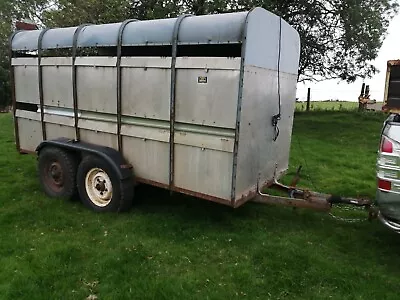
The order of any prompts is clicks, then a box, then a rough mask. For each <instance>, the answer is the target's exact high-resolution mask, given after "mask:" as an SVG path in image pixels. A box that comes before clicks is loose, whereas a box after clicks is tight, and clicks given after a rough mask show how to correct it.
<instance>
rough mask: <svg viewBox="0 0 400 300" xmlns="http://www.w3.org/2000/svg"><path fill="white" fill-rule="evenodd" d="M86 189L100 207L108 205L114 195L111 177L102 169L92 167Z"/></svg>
mask: <svg viewBox="0 0 400 300" xmlns="http://www.w3.org/2000/svg"><path fill="white" fill-rule="evenodd" d="M85 189H86V192H87V195H88V197H89V199H90V201H91V202H92V203H93V204H95V205H96V206H99V207H104V206H107V205H108V204H109V203H110V202H111V200H112V195H113V190H112V184H111V179H110V177H109V176H108V174H107V173H106V172H105V171H104V170H102V169H100V168H93V169H90V170H89V172H87V174H86V178H85Z"/></svg>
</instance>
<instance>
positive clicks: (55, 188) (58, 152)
mask: <svg viewBox="0 0 400 300" xmlns="http://www.w3.org/2000/svg"><path fill="white" fill-rule="evenodd" d="M77 165H78V163H77V160H76V158H75V157H74V156H73V155H72V154H70V153H68V152H66V151H64V150H62V149H60V148H56V147H45V148H44V149H42V150H41V151H40V152H39V159H38V172H39V180H40V184H41V186H42V188H43V190H44V192H45V193H46V194H47V195H48V196H50V197H54V198H71V197H72V196H74V195H76V191H77V189H76V170H77Z"/></svg>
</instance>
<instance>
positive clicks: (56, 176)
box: [44, 161, 64, 192]
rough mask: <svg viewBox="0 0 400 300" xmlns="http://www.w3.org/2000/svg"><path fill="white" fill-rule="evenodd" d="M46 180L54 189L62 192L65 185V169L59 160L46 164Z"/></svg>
mask: <svg viewBox="0 0 400 300" xmlns="http://www.w3.org/2000/svg"><path fill="white" fill-rule="evenodd" d="M44 181H45V183H46V185H47V186H48V187H49V188H51V189H52V190H53V191H56V192H60V191H61V190H62V188H63V187H64V170H63V169H62V166H61V164H60V162H59V161H49V162H48V164H47V165H46V170H45V176H44Z"/></svg>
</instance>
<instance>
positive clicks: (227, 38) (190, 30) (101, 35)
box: [11, 7, 300, 74]
mask: <svg viewBox="0 0 400 300" xmlns="http://www.w3.org/2000/svg"><path fill="white" fill-rule="evenodd" d="M121 28H122V29H123V31H121ZM120 34H121V36H120ZM74 37H75V39H76V47H81V48H82V47H115V46H118V45H119V42H120V43H121V45H122V46H145V45H148V46H156V45H173V44H174V43H176V44H177V45H200V44H238V43H242V41H245V43H244V44H247V45H246V47H245V48H244V52H243V53H242V56H243V57H244V56H245V59H246V62H247V64H251V65H254V66H260V67H265V68H269V69H275V70H276V69H277V67H276V62H277V61H278V56H280V60H281V71H283V72H288V73H292V74H297V69H298V57H299V52H300V39H299V35H298V33H297V31H296V30H295V29H293V28H292V27H291V26H290V25H289V24H288V23H286V22H285V21H284V20H282V19H281V18H280V17H278V16H276V15H274V14H272V13H270V12H268V11H267V10H265V9H263V8H259V7H258V8H255V9H252V10H251V11H249V12H237V13H227V14H215V15H203V16H187V15H184V16H180V17H178V18H170V19H159V20H146V21H138V20H128V21H125V22H122V23H113V24H103V25H82V26H79V27H67V28H54V29H48V28H46V29H42V30H32V31H19V32H16V33H15V34H14V35H13V37H12V39H11V47H12V50H13V51H35V50H38V46H39V44H41V47H40V48H41V49H42V50H46V49H60V48H72V47H74ZM176 37H177V40H176ZM41 38H42V40H41V43H39V42H40V39H41Z"/></svg>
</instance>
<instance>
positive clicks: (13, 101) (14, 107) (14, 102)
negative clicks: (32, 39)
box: [9, 31, 21, 152]
mask: <svg viewBox="0 0 400 300" xmlns="http://www.w3.org/2000/svg"><path fill="white" fill-rule="evenodd" d="M18 32H19V31H15V32H14V33H13V34H12V35H11V37H10V40H9V44H10V48H9V60H10V83H11V104H12V111H13V121H14V134H15V146H16V148H17V151H18V152H20V151H21V147H20V141H19V128H18V120H17V117H16V113H17V98H16V95H15V74H14V67H13V65H12V59H13V56H14V54H13V50H12V42H13V39H14V37H15V36H16V34H17V33H18Z"/></svg>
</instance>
